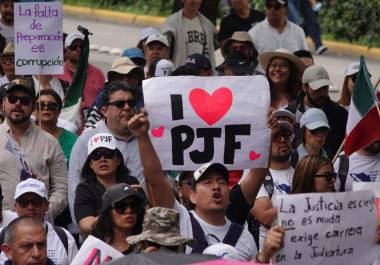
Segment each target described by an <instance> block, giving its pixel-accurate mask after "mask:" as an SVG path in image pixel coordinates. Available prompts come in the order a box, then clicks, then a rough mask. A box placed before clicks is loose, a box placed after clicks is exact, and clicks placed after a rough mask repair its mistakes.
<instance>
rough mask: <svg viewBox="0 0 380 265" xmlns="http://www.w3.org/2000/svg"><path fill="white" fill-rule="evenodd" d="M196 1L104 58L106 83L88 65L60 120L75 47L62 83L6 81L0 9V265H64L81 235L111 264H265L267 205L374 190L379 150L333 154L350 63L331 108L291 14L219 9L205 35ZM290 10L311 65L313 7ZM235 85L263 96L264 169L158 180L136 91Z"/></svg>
mask: <svg viewBox="0 0 380 265" xmlns="http://www.w3.org/2000/svg"><path fill="white" fill-rule="evenodd" d="M204 1H206V0H204ZM201 2H202V0H183V9H180V10H179V11H178V12H176V13H174V14H173V15H171V16H170V17H168V18H167V20H166V21H165V22H164V23H163V25H162V28H161V29H155V28H151V27H149V28H145V29H143V30H141V32H140V35H139V41H138V43H136V47H130V48H128V49H126V50H125V51H124V52H123V54H122V56H121V57H119V58H117V59H115V60H114V62H113V64H112V66H111V67H110V69H109V71H108V72H107V73H106V75H104V74H103V73H102V71H101V70H100V69H98V68H97V67H96V66H95V65H92V64H89V65H88V67H87V69H86V82H85V83H84V87H83V99H82V103H81V106H80V108H78V110H77V113H76V115H75V118H74V119H67V115H65V113H64V111H66V110H65V109H64V106H65V100H66V96H67V94H68V93H70V89H71V84H72V82H73V77H74V75H75V74H76V72H77V70H78V66H79V65H80V60H81V55H82V52H83V50H84V49H86V47H85V46H84V44H85V42H84V40H85V35H84V34H82V33H81V32H77V31H74V32H72V33H70V34H68V35H67V36H66V38H65V41H64V55H65V58H66V60H65V63H64V73H63V74H62V75H58V76H52V75H38V76H18V75H16V74H15V59H14V58H15V46H14V44H13V42H12V41H13V39H12V36H13V34H11V33H12V30H13V16H12V14H13V3H14V2H13V0H0V14H1V19H0V34H2V36H3V38H4V39H5V43H6V45H4V46H3V47H2V48H3V49H2V52H1V55H0V66H1V74H2V77H1V78H0V85H1V101H2V104H1V108H0V122H1V125H0V148H1V152H0V195H1V196H0V198H1V201H0V202H1V203H0V205H1V207H0V209H1V211H0V228H1V232H0V241H1V242H0V244H2V245H1V254H0V265H1V264H14V265H20V264H55V265H69V264H70V263H71V261H72V260H73V258H74V257H75V255H76V253H77V251H78V249H80V247H81V244H82V243H83V241H84V240H85V239H86V237H87V236H89V235H92V236H94V237H96V238H98V239H100V240H102V241H104V242H105V243H107V244H108V245H110V246H112V247H113V248H115V249H116V250H118V251H119V252H121V253H123V254H124V255H128V254H130V253H134V252H154V251H169V252H175V253H187V254H191V253H197V254H201V253H207V254H214V255H217V256H218V255H221V252H223V251H224V252H227V253H228V255H227V256H230V257H232V258H234V259H239V260H246V261H251V260H252V261H254V262H257V263H270V259H271V257H273V255H274V254H275V252H276V251H278V250H279V249H280V248H281V247H282V245H283V244H282V242H283V238H284V235H285V234H286V232H285V230H284V229H283V228H282V227H281V226H273V224H274V223H275V220H276V218H277V214H278V210H277V208H275V207H274V206H273V202H274V201H275V199H276V197H278V196H280V195H287V194H296V193H298V194H299V193H313V192H320V193H323V192H335V191H336V192H339V191H340V192H343V191H352V184H353V183H354V182H360V181H366V182H376V181H380V139H375V141H374V142H372V143H371V144H370V145H368V146H366V147H363V148H362V149H360V150H358V151H357V152H354V153H353V154H351V155H350V156H346V155H345V154H344V153H341V154H339V153H340V151H341V149H340V146H341V144H342V142H343V140H344V138H345V129H346V123H347V118H348V109H349V106H350V101H351V95H352V91H353V88H354V86H355V81H356V78H357V75H358V72H359V62H354V63H351V64H349V65H347V68H346V69H345V71H344V83H343V87H342V92H341V97H340V99H339V101H338V102H334V101H333V100H332V99H330V97H329V89H330V86H331V85H332V84H331V82H330V77H329V74H328V72H327V71H326V69H325V67H324V66H323V65H316V64H314V60H313V56H312V53H311V52H310V51H309V48H308V46H307V43H306V39H305V32H304V30H303V29H302V28H301V27H300V26H299V25H298V24H300V23H299V22H298V20H299V16H298V14H297V13H294V12H295V11H294V3H295V2H298V1H290V0H289V1H287V0H264V2H265V13H262V12H260V11H257V10H254V9H251V8H250V5H249V1H248V0H230V1H228V3H229V5H230V8H231V9H230V12H229V13H228V14H227V15H226V16H225V17H224V18H223V19H222V22H221V26H220V31H219V32H217V29H216V27H215V25H214V24H213V23H212V22H211V21H209V20H208V18H207V17H205V16H204V15H202V14H201V13H200V12H199V8H200V5H201ZM299 2H301V3H302V5H301V6H302V9H301V10H302V12H305V13H306V12H308V13H310V14H311V15H310V16H311V17H309V18H308V19H306V20H305V21H304V22H305V23H306V27H307V28H308V29H309V31H310V34H311V36H312V38H313V41H314V43H315V50H316V51H315V53H316V54H322V53H323V52H325V51H326V49H327V48H326V47H325V46H324V45H323V44H322V42H321V40H320V28H319V25H317V24H316V23H317V22H316V14H315V12H316V11H318V9H319V8H320V3H319V2H317V1H306V0H305V1H299ZM289 12H292V13H291V15H292V16H293V21H295V23H293V22H291V21H290V20H289V19H288V18H287V16H288V15H289ZM313 12H314V13H313ZM318 34H319V36H318ZM87 48H88V47H87ZM218 48H220V49H221V51H222V55H223V58H224V61H223V62H222V64H220V65H216V59H215V50H217V49H218ZM342 72H343V71H342ZM247 75H251V76H252V75H263V76H265V77H266V78H267V80H268V83H269V90H270V108H269V110H268V113H267V120H268V127H269V128H270V129H271V132H272V134H271V143H270V148H269V154H268V155H269V161H268V167H267V168H254V169H245V170H244V169H242V170H240V171H229V170H228V169H227V168H226V167H225V166H224V165H223V164H219V163H207V164H204V165H202V166H200V167H199V168H198V169H196V170H194V171H182V172H174V171H173V172H172V171H169V172H168V171H164V170H163V169H162V167H161V164H160V159H159V157H158V155H157V153H156V150H155V149H154V147H153V145H152V143H151V140H150V137H149V135H148V132H149V116H148V113H147V112H146V111H145V109H144V94H143V89H142V85H143V80H144V79H148V78H155V77H166V78H170V76H202V77H209V76H247ZM37 88H39V89H37ZM376 126H377V127H376ZM370 129H373V130H379V128H378V125H375V126H374V127H373V128H370ZM337 155H339V157H338V159H336V161H333V158H334V156H337ZM333 162H335V163H333ZM338 173H339V174H338ZM268 179H269V180H270V181H269V184H268ZM378 231H379V235H378V237H379V238H380V230H378ZM369 240H370V239H369ZM26 245H27V246H26ZM214 245H218V248H216V247H213V246H214Z"/></svg>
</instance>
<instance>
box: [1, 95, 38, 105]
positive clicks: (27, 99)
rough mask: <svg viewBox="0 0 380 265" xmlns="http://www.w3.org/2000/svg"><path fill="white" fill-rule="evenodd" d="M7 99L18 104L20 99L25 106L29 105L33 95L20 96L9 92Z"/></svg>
mask: <svg viewBox="0 0 380 265" xmlns="http://www.w3.org/2000/svg"><path fill="white" fill-rule="evenodd" d="M7 99H8V101H9V103H11V104H16V102H17V101H20V104H21V105H24V106H28V105H29V104H30V103H31V102H32V100H33V99H32V98H31V97H28V96H22V97H19V96H16V95H13V94H8V95H7Z"/></svg>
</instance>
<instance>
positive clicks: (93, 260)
mask: <svg viewBox="0 0 380 265" xmlns="http://www.w3.org/2000/svg"><path fill="white" fill-rule="evenodd" d="M121 257H124V255H123V254H122V253H121V252H119V251H117V250H116V249H114V248H113V247H111V246H110V245H108V244H106V243H104V242H103V241H102V240H100V239H97V238H96V237H93V236H88V237H87V239H86V240H85V241H84V242H83V244H82V246H81V248H80V249H79V251H78V253H77V254H76V255H75V258H74V259H73V261H72V262H71V264H70V265H95V264H100V263H106V262H108V261H110V260H113V259H117V258H121Z"/></svg>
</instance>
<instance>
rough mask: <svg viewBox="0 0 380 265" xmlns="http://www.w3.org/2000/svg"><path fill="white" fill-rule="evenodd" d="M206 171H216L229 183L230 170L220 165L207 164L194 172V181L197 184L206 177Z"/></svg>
mask: <svg viewBox="0 0 380 265" xmlns="http://www.w3.org/2000/svg"><path fill="white" fill-rule="evenodd" d="M206 171H215V172H218V173H220V174H221V175H222V176H223V177H224V178H225V179H226V180H227V181H228V175H229V173H228V169H227V168H226V167H225V166H223V165H222V164H219V163H206V164H204V165H202V166H201V167H200V168H198V169H197V170H195V171H194V174H193V176H194V179H195V182H198V181H199V180H200V178H201V177H202V176H203V175H205V173H206Z"/></svg>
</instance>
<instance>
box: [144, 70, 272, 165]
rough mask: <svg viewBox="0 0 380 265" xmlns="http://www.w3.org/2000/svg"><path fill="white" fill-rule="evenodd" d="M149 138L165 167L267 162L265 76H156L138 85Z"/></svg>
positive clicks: (267, 134) (268, 132)
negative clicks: (141, 90) (147, 117)
mask: <svg viewBox="0 0 380 265" xmlns="http://www.w3.org/2000/svg"><path fill="white" fill-rule="evenodd" d="M143 92H144V101H145V107H146V109H147V111H148V113H149V117H150V123H151V126H150V128H151V132H150V136H151V139H152V143H153V145H154V147H155V149H156V151H157V152H158V156H159V157H160V160H161V164H162V165H163V168H164V169H166V170H195V169H197V168H199V166H200V165H202V164H204V163H207V162H219V163H222V164H224V165H225V166H226V167H227V168H229V169H244V168H251V167H263V166H264V167H266V164H267V160H268V148H269V143H270V130H269V129H268V128H267V120H266V113H267V111H268V106H269V102H270V94H269V84H268V81H267V80H266V78H265V77H264V76H244V77H237V76H226V77H194V76H178V77H177V76H176V77H157V78H152V79H149V80H145V81H144V84H143Z"/></svg>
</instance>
